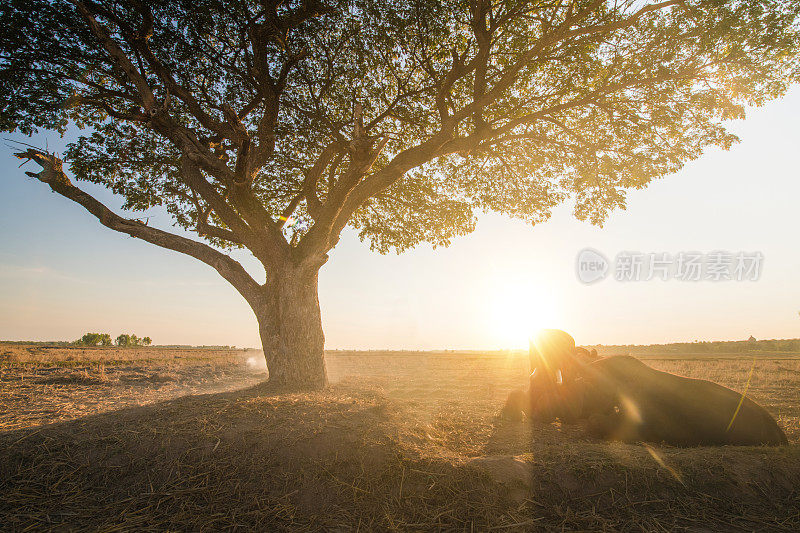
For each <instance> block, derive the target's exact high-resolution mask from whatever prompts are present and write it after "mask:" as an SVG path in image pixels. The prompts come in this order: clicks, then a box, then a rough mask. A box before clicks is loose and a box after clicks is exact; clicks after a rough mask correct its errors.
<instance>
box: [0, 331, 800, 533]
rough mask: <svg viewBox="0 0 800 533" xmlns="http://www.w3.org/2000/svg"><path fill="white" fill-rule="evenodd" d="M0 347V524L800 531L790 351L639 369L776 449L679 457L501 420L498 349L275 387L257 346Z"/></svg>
mask: <svg viewBox="0 0 800 533" xmlns="http://www.w3.org/2000/svg"><path fill="white" fill-rule="evenodd" d="M4 348H5V347H2V346H0V354H3V353H6V355H5V357H4V359H3V360H2V361H1V362H0V385H1V386H2V390H0V424H1V425H0V521H1V522H2V523H3V524H4V525H5V527H6V528H8V529H10V530H24V529H28V528H32V529H45V530H64V529H66V530H70V529H102V530H134V529H136V530H141V529H145V530H164V529H170V530H220V529H226V530H233V529H242V530H252V529H259V530H314V531H316V530H347V531H351V530H398V531H400V530H402V531H409V530H426V531H427V530H457V531H464V530H470V531H482V530H489V529H497V530H503V531H525V530H552V529H556V528H557V529H564V530H647V531H653V530H689V531H718V530H726V531H754V530H758V531H768V530H772V531H796V530H798V529H800V493H799V492H798V487H800V447H798V443H799V442H800V357H795V356H786V357H781V358H769V359H764V358H759V359H757V360H755V363H754V360H753V359H752V358H747V357H740V356H730V357H726V356H714V357H702V358H688V359H681V358H680V357H675V356H669V357H663V358H659V357H649V358H643V360H645V361H646V362H647V363H648V364H650V365H652V366H654V367H656V368H660V369H663V370H667V371H671V372H676V373H679V374H683V375H689V376H693V377H701V378H704V379H711V380H713V381H717V382H719V383H722V384H724V385H726V386H729V387H731V388H734V389H735V390H738V391H744V390H745V389H747V394H748V396H750V397H751V398H753V399H754V400H756V401H758V402H759V403H761V404H762V405H764V406H765V407H766V408H767V409H768V410H769V411H770V412H771V413H773V414H774V415H775V416H776V417H777V418H778V421H779V423H780V424H781V426H782V427H783V428H784V430H785V431H786V433H787V435H788V437H789V440H790V442H791V445H790V446H785V447H779V448H762V447H722V448H691V449H680V448H673V447H667V446H649V445H626V444H619V443H606V442H600V441H595V440H593V439H591V438H588V437H587V436H586V434H585V432H584V431H583V429H582V428H581V427H579V426H562V425H560V424H558V423H555V424H547V425H541V424H530V423H519V424H511V423H502V422H501V421H499V420H497V419H496V414H497V411H498V410H499V408H500V407H501V406H502V403H503V401H504V399H505V396H506V395H507V394H508V392H509V391H510V390H512V389H513V388H515V387H518V386H521V385H523V384H524V383H525V378H526V374H527V361H526V359H525V358H524V357H521V356H519V355H513V354H512V355H506V354H479V353H453V352H447V353H388V352H387V353H378V352H369V353H360V354H358V353H356V354H353V353H341V352H340V353H336V352H332V353H330V354H328V357H327V360H328V371H329V377H330V380H331V383H332V386H331V387H330V388H329V389H328V390H326V391H323V392H319V393H311V394H297V393H291V394H290V393H284V392H281V391H276V390H272V389H270V388H269V387H268V386H265V385H263V384H261V382H263V380H264V379H265V377H266V372H265V369H264V368H263V366H261V358H260V356H261V354H260V353H257V352H244V351H241V350H238V351H233V350H230V351H218V352H214V353H212V352H211V351H205V352H192V351H189V352H186V353H183V352H181V353H178V352H166V351H163V350H162V351H158V349H155V348H152V349H150V350H155V351H152V352H147V351H145V352H142V353H138V354H135V357H134V356H132V355H134V354H132V352H127V353H123V354H119V353H116V352H107V353H105V354H104V355H102V356H101V355H98V352H93V351H91V350H89V351H88V352H87V353H84V354H77V353H73V354H72V355H71V356H66V355H64V354H63V353H62V354H61V355H58V354H56V353H55V352H51V353H50V354H47V353H39V354H38V355H37V354H33V355H31V354H30V352H26V353H28V355H27V356H26V355H25V354H24V353H21V352H20V353H17V352H13V351H12V352H13V353H11V354H10V355H9V352H8V350H6V352H4V351H3V350H4ZM15 350H16V349H15ZM59 353H60V352H59ZM176 356H177V357H176ZM48 357H49V359H50V360H47V358H48ZM101 359H102V360H101Z"/></svg>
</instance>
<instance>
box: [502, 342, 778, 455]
mask: <svg viewBox="0 0 800 533" xmlns="http://www.w3.org/2000/svg"><path fill="white" fill-rule="evenodd" d="M537 373H538V372H534V373H533V374H532V375H531V379H530V386H529V388H528V390H527V391H525V392H523V391H515V392H514V393H512V394H511V395H510V396H509V399H508V401H507V402H506V406H505V407H504V408H503V412H502V413H501V415H502V416H505V417H507V418H512V419H513V418H517V419H519V418H521V417H522V416H523V414H524V415H526V416H528V417H530V418H531V419H533V420H537V421H544V422H547V421H551V420H553V419H555V418H559V419H561V420H562V421H564V422H567V423H569V422H573V421H576V420H578V419H583V420H587V421H588V427H589V431H590V433H592V434H594V435H595V436H597V437H600V438H604V439H608V440H621V441H625V442H638V441H650V442H664V443H667V444H673V445H676V446H702V445H707V446H708V445H725V444H731V445H759V444H767V445H776V446H777V445H782V444H787V440H786V435H785V434H784V433H783V431H782V430H781V428H780V427H779V426H778V424H777V422H776V421H775V419H774V418H773V417H772V416H771V415H770V414H769V413H768V412H767V411H766V409H764V408H763V407H761V406H760V405H758V404H756V403H755V402H753V401H752V400H750V399H749V398H747V397H744V396H743V395H742V394H740V393H738V392H735V391H733V390H731V389H728V388H726V387H723V386H722V385H718V384H716V383H712V382H710V381H706V380H702V379H692V378H687V377H683V376H677V375H674V374H670V373H668V372H662V371H660V370H655V369H653V368H650V367H649V366H647V365H646V364H644V363H642V362H641V361H639V360H638V359H635V358H633V357H629V356H612V357H606V358H603V359H598V360H595V361H592V362H590V363H588V364H584V365H581V366H580V368H579V369H578V371H577V375H575V376H574V379H571V380H569V381H562V382H558V383H554V382H553V381H552V380H550V379H549V378H546V377H545V375H541V377H537Z"/></svg>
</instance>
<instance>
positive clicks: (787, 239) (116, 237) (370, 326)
mask: <svg viewBox="0 0 800 533" xmlns="http://www.w3.org/2000/svg"><path fill="white" fill-rule="evenodd" d="M798 117H800V90H797V89H795V90H793V91H792V92H790V94H789V95H787V96H786V97H785V98H784V99H782V100H780V101H776V102H772V103H770V104H768V105H767V106H765V107H763V108H760V109H753V110H750V112H749V113H748V118H747V120H746V121H744V122H736V123H733V124H731V129H732V130H733V131H734V132H736V133H737V134H738V135H739V136H740V137H741V139H742V142H741V143H739V144H737V145H735V146H734V147H733V149H731V150H730V151H728V152H724V151H720V150H716V149H712V150H709V151H708V152H707V153H706V154H705V155H704V156H703V157H702V158H701V159H699V160H697V161H695V162H692V163H690V164H688V165H687V166H686V168H684V169H683V170H682V171H681V172H679V173H678V174H676V175H673V176H669V177H667V178H665V179H663V180H659V181H657V182H654V183H652V184H651V185H650V186H649V187H648V188H647V189H645V190H641V191H632V192H631V193H630V195H629V201H628V209H627V210H626V211H618V212H615V213H614V214H612V216H611V217H610V220H609V221H608V223H607V224H606V225H605V227H604V228H602V229H601V228H597V227H594V226H591V225H589V224H588V223H583V222H578V221H576V220H574V219H573V218H572V216H571V206H569V205H565V206H563V208H561V209H559V210H558V211H557V212H556V213H555V215H554V216H553V218H552V219H551V220H550V221H549V222H547V223H546V224H542V225H539V226H535V227H531V226H529V225H526V224H523V223H521V222H519V221H513V220H509V219H506V218H503V217H500V216H497V215H491V214H490V215H484V216H482V217H481V218H480V221H479V224H478V228H477V230H476V231H475V232H474V233H473V234H472V235H469V236H467V237H464V238H461V239H459V240H457V241H456V242H454V243H453V244H452V246H450V248H447V249H438V250H431V248H430V247H429V246H423V247H420V248H418V249H416V250H413V251H411V252H408V253H405V254H403V255H400V256H396V255H388V256H380V255H378V254H375V253H372V252H370V251H369V249H368V247H367V246H366V245H365V244H362V243H360V242H359V241H358V239H357V238H356V236H355V235H354V234H352V233H348V234H346V235H345V236H344V237H343V238H342V240H341V242H340V244H339V245H338V247H337V248H336V249H335V250H334V251H333V252H332V253H331V254H330V256H331V259H330V261H329V262H328V264H327V265H326V266H325V267H323V271H322V273H321V277H320V300H321V304H322V309H323V320H324V324H325V333H326V339H327V347H328V348H412V349H432V348H476V349H478V348H496V347H512V346H519V345H522V343H523V342H524V340H525V338H526V336H527V335H528V333H529V332H530V330H531V329H532V328H534V327H539V326H551V327H560V328H562V329H566V330H567V331H570V332H572V333H573V334H574V336H575V337H576V339H577V340H578V342H579V343H583V344H589V343H606V344H612V343H660V342H670V341H692V340H697V339H701V340H718V339H743V338H747V337H748V336H749V335H751V334H752V335H755V336H756V337H757V338H779V337H800V314H799V312H800V234H799V231H800V171H799V170H798V168H799V166H800V148H798V147H800V130H799V129H798V127H797V119H798ZM45 137H46V138H47V142H48V143H49V147H50V148H51V150H52V149H60V148H61V147H62V146H63V145H64V140H63V139H59V138H58V136H57V135H49V136H43V135H40V136H37V137H35V138H34V140H33V141H32V142H33V143H34V144H37V145H44V142H45ZM13 138H15V139H23V138H22V137H21V136H13ZM11 153H12V149H11V148H8V147H5V146H2V147H0V339H7V340H8V339H10V340H14V339H16V340H21V339H31V340H59V339H63V340H73V339H75V338H78V337H79V336H80V335H81V334H82V333H84V332H86V331H90V330H91V331H100V332H109V333H111V334H113V335H116V334H118V333H120V332H123V331H130V332H134V333H137V334H139V335H140V336H143V335H149V336H150V337H152V338H153V340H154V342H155V343H158V344H232V345H238V346H258V344H259V339H258V331H257V327H256V322H255V319H254V318H253V317H252V315H251V313H250V310H249V308H248V307H247V305H246V304H245V303H244V301H243V300H242V299H241V297H240V296H239V295H238V294H237V293H236V292H235V291H234V290H233V289H232V288H231V287H229V286H228V285H227V284H226V282H225V281H224V280H222V279H221V278H220V277H219V276H218V275H217V274H216V272H214V271H213V270H212V269H211V268H209V267H207V266H205V265H203V264H202V263H199V262H197V261H196V260H194V259H191V258H189V257H184V256H182V255H180V254H177V253H175V252H170V251H166V250H162V249H159V248H156V247H154V246H151V245H149V244H146V243H143V242H141V241H139V240H136V239H132V238H128V237H126V236H124V235H121V234H118V233H115V232H113V231H111V230H108V229H106V228H103V227H102V226H100V225H99V223H98V222H97V221H96V220H94V219H93V218H92V217H91V216H90V215H89V214H88V213H86V212H85V211H84V210H83V208H81V207H79V206H77V205H76V204H73V203H71V202H70V201H68V200H66V199H64V198H61V197H59V196H57V195H55V194H53V193H52V192H50V191H49V189H48V188H47V187H46V186H45V185H43V184H41V183H39V182H37V181H36V180H34V179H31V178H28V177H27V176H25V175H24V173H23V171H24V170H25V169H24V168H23V169H17V165H18V163H19V162H18V161H17V160H16V159H14V158H13V157H12V155H11ZM29 166H30V168H31V169H33V168H35V165H32V164H29ZM81 186H82V187H84V188H85V189H86V190H89V191H90V192H92V193H93V194H95V195H97V196H98V197H99V198H101V199H102V200H103V201H105V202H106V203H107V204H108V205H109V206H113V207H115V208H116V207H119V205H120V204H121V202H120V201H119V199H116V198H114V197H113V196H112V195H111V194H110V193H108V192H107V191H105V190H101V189H98V188H97V187H95V186H92V185H89V184H85V183H82V184H81ZM149 214H153V215H154V216H153V218H152V219H151V224H154V225H156V226H160V227H163V228H169V226H170V220H169V218H168V216H167V215H166V213H164V212H159V211H155V210H154V211H151V212H150V213H149ZM585 247H592V248H595V249H598V250H600V251H602V252H603V253H604V254H606V255H607V256H609V257H610V258H613V257H614V256H615V255H616V254H617V253H618V252H620V251H625V250H627V251H639V252H670V253H677V252H681V251H701V252H710V251H713V250H727V251H732V252H738V251H748V252H749V251H760V252H761V253H763V255H764V263H763V265H762V274H761V278H760V279H759V280H758V281H754V282H733V281H731V282H718V283H713V282H681V281H677V280H670V281H666V282H664V281H660V280H656V281H649V282H638V283H633V282H629V283H623V282H618V281H615V280H613V279H607V280H604V281H602V282H599V283H597V284H594V285H589V286H587V285H583V284H581V283H580V282H579V281H578V279H577V277H576V275H575V266H574V265H575V258H576V255H577V253H578V252H579V251H580V250H581V249H583V248H585ZM236 257H237V258H243V261H244V262H245V264H246V265H248V266H249V267H254V263H252V262H249V261H248V258H247V257H244V256H243V254H236ZM253 270H254V271H255V268H253Z"/></svg>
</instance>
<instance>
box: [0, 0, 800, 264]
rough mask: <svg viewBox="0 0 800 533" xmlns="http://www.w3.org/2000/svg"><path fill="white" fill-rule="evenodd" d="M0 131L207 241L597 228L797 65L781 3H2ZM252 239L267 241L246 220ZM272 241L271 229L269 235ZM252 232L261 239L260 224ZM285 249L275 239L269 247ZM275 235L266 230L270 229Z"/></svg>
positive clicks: (383, 244)
mask: <svg viewBox="0 0 800 533" xmlns="http://www.w3.org/2000/svg"><path fill="white" fill-rule="evenodd" d="M4 5H5V7H3V8H2V11H1V12H0V23H1V24H2V25H3V26H4V27H6V28H10V27H13V28H15V31H14V32H4V35H3V37H2V38H0V77H2V79H3V83H2V84H0V101H2V104H0V105H2V108H1V109H2V111H1V112H0V127H2V129H4V130H15V129H18V130H20V131H22V132H25V133H31V132H33V131H34V130H36V129H37V128H47V129H55V130H58V131H64V130H65V129H66V128H67V127H68V126H69V125H70V124H71V123H74V124H75V125H77V126H79V127H83V128H89V129H90V130H91V132H90V133H86V134H83V135H82V136H81V137H80V139H79V140H78V141H77V142H75V143H73V144H72V145H70V147H69V148H68V150H67V151H66V154H65V156H66V160H67V161H68V162H69V165H70V170H71V171H72V172H73V173H74V175H75V176H76V177H77V178H78V179H79V180H87V181H91V182H93V183H99V184H102V185H104V186H106V187H108V188H110V189H111V190H113V191H114V192H116V193H119V194H121V195H123V196H124V197H125V200H126V202H125V207H126V208H130V209H137V210H142V209H147V208H149V207H152V206H156V205H162V206H164V207H165V208H166V209H167V210H168V211H169V212H170V213H171V214H172V215H173V216H174V217H175V220H176V222H177V223H178V224H179V225H180V226H182V227H184V228H187V229H190V230H194V231H196V232H197V233H198V234H200V235H201V236H202V237H204V238H205V239H206V240H207V241H209V242H211V243H213V244H215V245H222V246H239V245H245V246H247V247H248V248H250V249H252V250H253V251H254V253H256V255H257V256H259V255H268V254H269V253H271V252H270V251H269V250H264V249H263V248H265V246H264V245H263V244H259V243H257V242H255V241H258V240H260V241H262V243H263V242H264V241H267V242H269V241H270V240H275V241H277V240H285V241H286V242H287V243H288V244H289V245H290V246H293V247H299V248H302V247H304V246H307V247H308V248H316V249H320V250H325V249H328V248H330V246H332V245H333V244H335V242H336V240H337V238H338V235H339V232H340V231H341V229H342V228H343V227H344V226H345V225H347V224H350V225H351V226H353V227H355V228H356V229H357V230H358V231H359V233H360V235H361V237H362V238H365V239H368V240H369V241H370V242H371V244H372V246H373V247H374V248H376V249H378V250H380V251H386V250H388V249H390V248H396V249H397V250H403V249H406V248H408V247H411V246H414V245H416V244H418V243H419V242H421V241H429V242H432V243H433V244H435V245H439V244H447V243H448V242H449V241H450V239H452V238H453V237H454V236H455V235H460V234H464V233H467V232H469V231H470V230H472V229H473V227H474V223H475V214H476V210H492V211H498V212H501V213H505V214H508V215H511V216H513V217H519V218H522V219H525V220H528V221H531V222H538V221H542V220H544V219H546V218H547V217H548V216H549V214H550V211H551V209H552V207H553V206H555V205H556V204H558V203H559V202H561V201H562V200H564V198H565V197H567V196H572V197H574V198H575V199H576V207H575V214H576V216H577V217H578V218H580V219H589V220H591V221H592V222H594V223H602V222H603V220H604V219H605V217H606V216H607V213H608V212H609V210H611V209H614V208H617V207H622V206H624V204H625V190H626V189H629V188H639V187H643V186H645V185H646V184H647V183H648V182H649V181H650V180H652V179H653V178H656V177H659V176H663V175H665V174H668V173H671V172H674V171H675V170H677V169H678V168H680V166H681V165H682V163H684V162H685V161H687V160H689V159H692V158H694V157H697V156H698V154H699V153H700V152H701V150H702V149H703V148H704V147H706V146H708V145H718V146H722V147H727V146H729V145H730V144H731V143H732V142H733V141H734V140H735V137H734V136H733V135H731V134H730V133H728V132H726V131H725V129H724V128H723V126H722V121H723V120H725V119H731V118H739V117H742V116H743V115H744V105H745V104H760V103H762V102H763V101H764V100H766V99H768V98H772V97H775V96H778V95H780V94H781V93H782V92H783V91H785V89H786V87H787V84H788V83H789V82H790V81H791V80H792V79H793V76H794V75H795V74H796V72H797V62H796V52H797V46H798V36H797V27H796V17H797V14H798V11H799V10H800V6H798V3H797V2H792V1H776V0H772V1H762V0H758V1H747V0H735V1H717V0H715V1H707V0H705V1H704V0H697V1H688V0H687V1H683V0H672V1H662V2H642V1H618V2H608V1H591V0H576V1H539V2H528V1H515V0H508V1H495V2H489V1H474V0H473V1H470V2H466V1H445V2H438V1H437V2H429V1H422V0H416V1H399V2H390V3H387V2H377V1H373V0H348V1H338V0H327V1H325V2H321V1H303V2H296V1H294V2H292V1H289V2H280V1H277V2H276V1H260V2H254V1H229V0H225V1H218V0H191V1H173V0H169V1H166V0H161V1H148V2H138V1H127V0H120V1H111V0H103V1H86V2H73V1H68V0H48V1H45V0H13V1H10V2H6V3H4ZM259 233H262V234H263V235H259ZM265 235H267V236H268V238H266V239H264V238H263V237H264V236H265ZM259 237H262V238H260V239H259ZM272 244H277V243H272ZM266 247H267V248H269V246H266Z"/></svg>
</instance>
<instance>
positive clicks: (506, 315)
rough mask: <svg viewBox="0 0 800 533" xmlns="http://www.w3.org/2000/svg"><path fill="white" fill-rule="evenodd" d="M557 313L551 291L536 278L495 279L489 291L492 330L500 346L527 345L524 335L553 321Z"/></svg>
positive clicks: (555, 320) (557, 308)
mask: <svg viewBox="0 0 800 533" xmlns="http://www.w3.org/2000/svg"><path fill="white" fill-rule="evenodd" d="M560 313H561V310H560V307H559V304H558V301H557V299H556V298H555V296H554V294H553V293H552V291H550V290H549V289H547V288H546V287H544V286H542V285H541V284H539V283H537V282H536V281H534V280H525V279H508V278H506V279H502V280H501V279H497V280H496V285H495V287H494V288H493V291H492V306H491V314H492V316H491V321H492V325H493V331H492V333H493V335H494V338H495V339H496V340H497V343H498V344H499V345H500V346H502V347H503V348H527V347H528V338H529V337H530V336H531V335H532V334H533V333H534V332H536V331H538V330H540V329H542V328H545V327H548V326H552V325H553V324H555V323H557V322H558V319H559V315H560Z"/></svg>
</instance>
